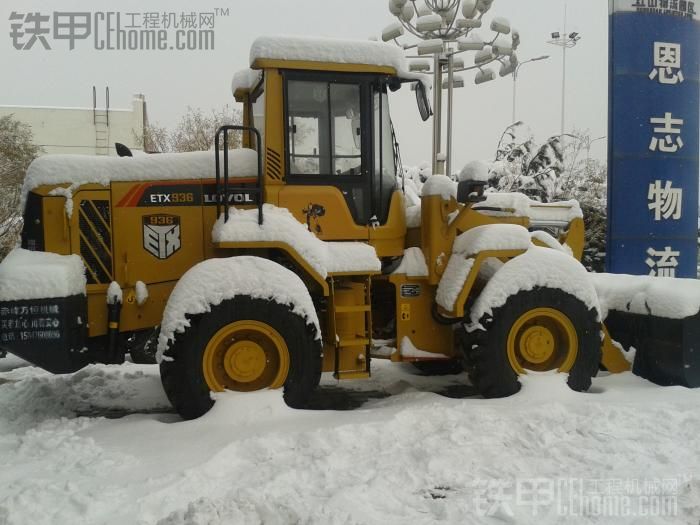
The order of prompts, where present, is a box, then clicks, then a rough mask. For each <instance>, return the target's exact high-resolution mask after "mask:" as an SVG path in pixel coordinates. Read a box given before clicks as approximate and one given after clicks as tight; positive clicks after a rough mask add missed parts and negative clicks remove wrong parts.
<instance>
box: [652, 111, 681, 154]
mask: <svg viewBox="0 0 700 525" xmlns="http://www.w3.org/2000/svg"><path fill="white" fill-rule="evenodd" d="M649 122H650V123H652V124H654V125H656V127H654V133H655V134H660V135H663V136H662V137H661V138H659V137H652V138H651V142H650V143H649V149H650V150H651V151H661V152H662V153H675V152H676V151H678V150H679V149H681V148H682V147H683V139H682V138H681V126H683V119H682V118H673V116H672V114H671V113H665V114H664V116H663V117H658V118H651V119H649ZM673 135H677V137H675V140H674V137H673Z"/></svg>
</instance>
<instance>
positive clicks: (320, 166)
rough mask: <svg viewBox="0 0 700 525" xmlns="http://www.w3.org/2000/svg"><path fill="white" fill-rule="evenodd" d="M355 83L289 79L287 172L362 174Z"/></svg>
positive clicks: (360, 114) (357, 91) (358, 103)
mask: <svg viewBox="0 0 700 525" xmlns="http://www.w3.org/2000/svg"><path fill="white" fill-rule="evenodd" d="M360 107H361V90H360V86H359V85H358V84H350V83H348V84H344V83H335V82H333V83H331V82H324V81H310V80H309V81H307V80H289V81H288V82H287V119H288V122H287V133H288V148H289V149H288V151H289V160H290V162H289V172H290V174H291V175H302V176H303V175H306V176H314V175H319V176H321V175H326V176H329V175H337V176H351V177H352V176H355V177H359V176H360V175H361V174H362V164H363V155H362V112H361V109H360Z"/></svg>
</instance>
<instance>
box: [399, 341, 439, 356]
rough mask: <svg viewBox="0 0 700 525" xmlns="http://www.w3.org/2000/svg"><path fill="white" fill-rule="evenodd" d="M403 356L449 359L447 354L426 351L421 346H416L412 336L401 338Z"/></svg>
mask: <svg viewBox="0 0 700 525" xmlns="http://www.w3.org/2000/svg"><path fill="white" fill-rule="evenodd" d="M400 350H401V357H406V358H409V359H449V357H448V356H446V355H445V354H436V353H433V352H426V351H425V350H421V349H420V348H416V346H415V345H414V344H413V341H411V339H410V337H405V336H404V338H403V339H401V348H400Z"/></svg>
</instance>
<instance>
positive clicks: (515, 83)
mask: <svg viewBox="0 0 700 525" xmlns="http://www.w3.org/2000/svg"><path fill="white" fill-rule="evenodd" d="M548 58H549V55H542V56H541V57H535V58H531V59H529V60H526V61H525V62H521V63H520V64H518V65H517V66H516V68H515V69H514V70H513V120H511V122H516V113H515V103H516V97H517V95H516V93H517V89H518V71H519V70H520V68H521V67H523V66H524V65H525V64H529V63H530V62H538V61H539V60H547V59H548Z"/></svg>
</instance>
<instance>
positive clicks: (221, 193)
mask: <svg viewBox="0 0 700 525" xmlns="http://www.w3.org/2000/svg"><path fill="white" fill-rule="evenodd" d="M229 131H247V132H251V131H252V132H253V133H255V137H256V142H255V144H256V146H257V154H258V184H257V186H256V187H255V188H247V187H245V186H231V187H229V183H228V182H229V181H228V179H229V177H228V132H229ZM222 134H223V138H224V140H223V142H224V143H223V147H224V148H223V151H224V185H223V188H222V187H221V167H220V160H219V145H220V143H221V142H220V138H221V135H222ZM261 149H262V137H261V136H260V132H259V131H258V130H257V129H255V128H253V127H250V126H233V125H225V126H221V127H220V128H219V129H218V130H216V136H215V137H214V155H215V163H216V217H217V218H218V217H219V216H221V206H222V204H224V203H225V205H224V222H228V205H229V194H230V192H231V191H246V192H249V193H253V194H255V195H257V197H258V224H262V223H263V197H264V193H263V176H262V151H261Z"/></svg>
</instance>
